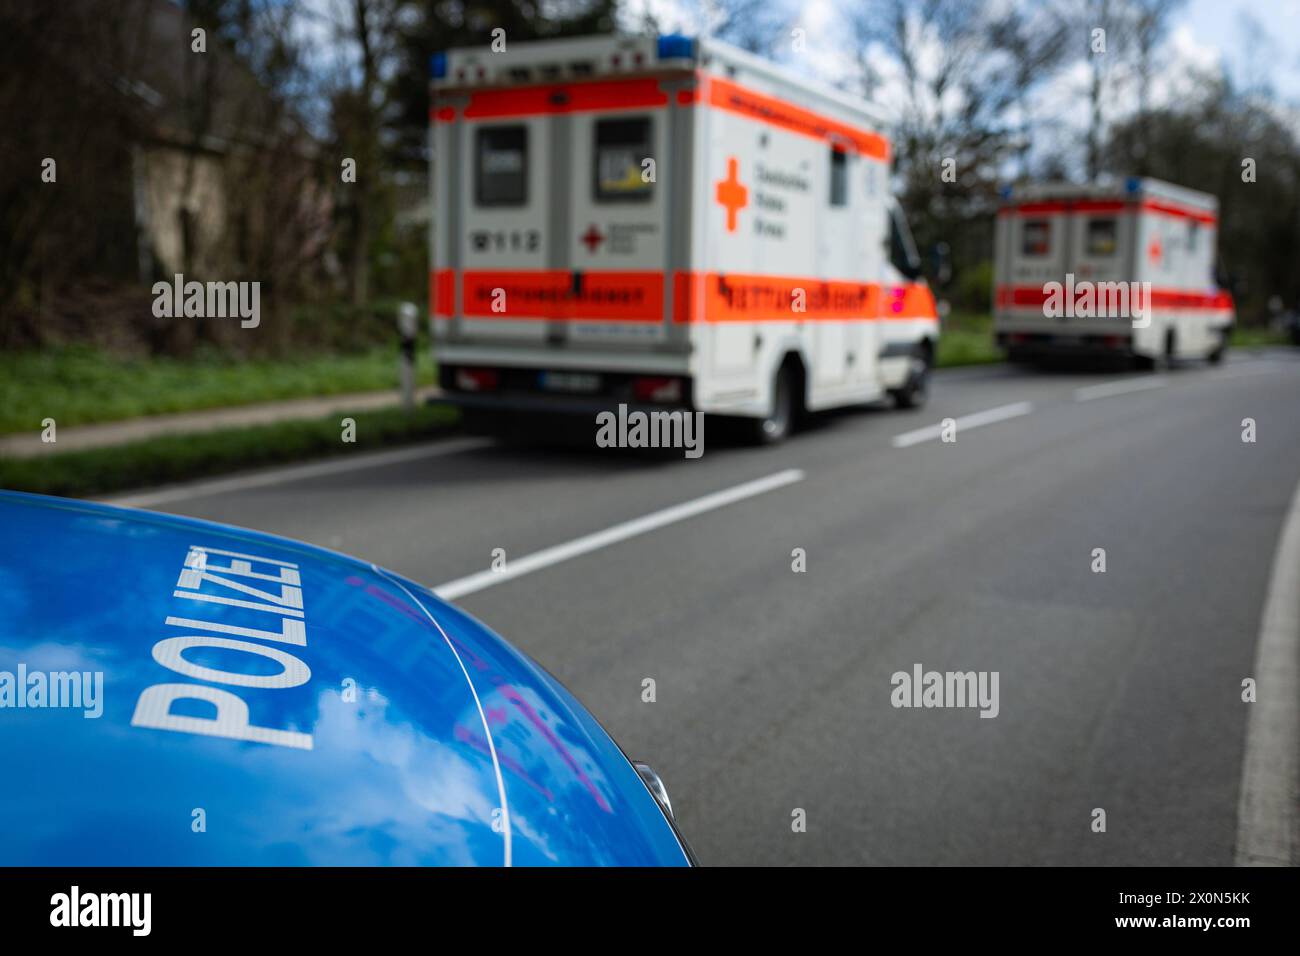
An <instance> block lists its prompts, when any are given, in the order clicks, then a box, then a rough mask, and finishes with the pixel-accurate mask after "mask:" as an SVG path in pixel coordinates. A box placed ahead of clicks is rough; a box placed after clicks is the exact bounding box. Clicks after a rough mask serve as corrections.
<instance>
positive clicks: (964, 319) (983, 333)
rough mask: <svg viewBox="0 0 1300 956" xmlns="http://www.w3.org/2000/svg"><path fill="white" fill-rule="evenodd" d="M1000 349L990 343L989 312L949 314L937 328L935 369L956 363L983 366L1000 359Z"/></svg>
mask: <svg viewBox="0 0 1300 956" xmlns="http://www.w3.org/2000/svg"><path fill="white" fill-rule="evenodd" d="M1002 358H1003V356H1002V350H1001V349H999V348H998V347H997V346H996V345H995V344H994V343H993V317H992V316H991V315H961V314H958V313H953V314H952V315H950V316H949V317H948V318H946V319H944V320H943V324H942V326H941V327H940V329H939V346H938V349H937V350H936V353H935V366H936V367H937V368H953V367H955V366H958V365H987V364H989V363H991V362H1001V361H1002Z"/></svg>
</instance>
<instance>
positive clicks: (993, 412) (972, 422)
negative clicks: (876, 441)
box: [893, 402, 1034, 448]
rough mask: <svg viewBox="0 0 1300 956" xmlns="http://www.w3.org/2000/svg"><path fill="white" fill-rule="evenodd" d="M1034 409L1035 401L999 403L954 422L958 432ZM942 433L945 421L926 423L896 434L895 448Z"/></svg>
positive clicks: (904, 446) (955, 419) (908, 445)
mask: <svg viewBox="0 0 1300 956" xmlns="http://www.w3.org/2000/svg"><path fill="white" fill-rule="evenodd" d="M1033 410H1034V403H1033V402H1014V403H1013V404H1011V405H999V406H998V407H997V408H990V409H987V410H986V411H982V412H972V413H971V414H969V415H963V416H962V417H961V418H954V419H953V422H954V423H955V424H956V426H957V431H958V433H960V432H961V431H962V430H963V429H967V428H979V427H980V426H981V425H992V424H993V423H994V422H1004V421H1006V420H1007V419H1008V418H1019V417H1020V416H1021V415H1028V414H1029V413H1030V412H1032V411H1033ZM942 434H943V423H942V422H940V423H939V424H937V425H926V426H925V427H924V428H918V429H916V430H915V431H910V432H903V434H901V435H895V436H894V438H893V444H894V447H895V448H908V447H910V446H912V445H919V444H920V443H921V442H923V441H930V440H932V439H935V438H938V437H939V436H940V435H942Z"/></svg>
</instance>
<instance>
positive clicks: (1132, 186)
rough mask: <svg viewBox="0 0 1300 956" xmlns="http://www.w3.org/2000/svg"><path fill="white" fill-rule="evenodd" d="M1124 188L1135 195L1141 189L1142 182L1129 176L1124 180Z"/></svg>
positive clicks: (1135, 177)
mask: <svg viewBox="0 0 1300 956" xmlns="http://www.w3.org/2000/svg"><path fill="white" fill-rule="evenodd" d="M1124 188H1125V189H1126V190H1128V191H1129V192H1131V193H1135V192H1137V191H1138V190H1139V189H1141V188H1142V180H1141V179H1140V178H1139V177H1137V176H1130V177H1129V178H1128V179H1126V180H1124Z"/></svg>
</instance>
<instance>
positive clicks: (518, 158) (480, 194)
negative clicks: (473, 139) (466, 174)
mask: <svg viewBox="0 0 1300 956" xmlns="http://www.w3.org/2000/svg"><path fill="white" fill-rule="evenodd" d="M477 146H478V160H477V162H476V163H475V177H474V200H475V202H477V203H478V204H479V205H480V206H522V205H524V203H526V202H527V201H528V129H527V128H526V127H523V126H489V127H486V128H484V129H480V130H479V131H478V143H477Z"/></svg>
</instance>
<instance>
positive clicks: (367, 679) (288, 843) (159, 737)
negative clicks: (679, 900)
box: [0, 493, 680, 865]
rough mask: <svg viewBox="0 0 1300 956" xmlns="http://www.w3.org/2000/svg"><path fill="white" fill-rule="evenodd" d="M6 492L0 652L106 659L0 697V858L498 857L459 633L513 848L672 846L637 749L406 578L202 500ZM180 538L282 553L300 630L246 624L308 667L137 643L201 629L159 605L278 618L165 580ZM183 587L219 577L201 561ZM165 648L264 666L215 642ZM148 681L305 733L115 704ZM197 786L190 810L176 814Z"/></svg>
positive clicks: (540, 855) (573, 856) (535, 857)
mask: <svg viewBox="0 0 1300 956" xmlns="http://www.w3.org/2000/svg"><path fill="white" fill-rule="evenodd" d="M36 500H37V501H40V499H36ZM22 504H23V502H22V500H21V498H20V496H12V495H8V494H6V493H0V527H4V528H5V537H6V541H5V547H4V549H3V550H0V669H2V670H15V669H16V666H17V664H18V663H19V662H22V663H26V664H27V666H28V668H29V669H31V670H45V671H50V670H80V671H103V672H104V689H103V695H104V716H103V718H102V719H100V720H84V719H83V718H82V716H81V712H80V711H75V710H74V711H58V710H26V709H25V710H11V709H5V710H0V774H2V775H3V777H4V781H5V783H4V786H2V787H0V833H3V834H4V836H3V837H0V864H14V863H17V864H31V863H41V864H47V865H59V864H63V865H78V864H123V865H139V864H167V863H180V864H223V865H236V864H243V865H258V864H289V865H292V864H338V865H373V864H407V865H416V864H468V863H478V864H484V863H486V864H494V865H495V864H500V863H501V862H502V861H503V859H504V839H503V836H502V834H500V833H496V832H493V829H492V825H493V816H494V812H495V811H496V810H497V809H498V806H499V803H500V796H499V789H498V783H497V775H496V770H495V768H494V766H493V761H492V758H491V754H490V752H489V749H488V746H487V737H486V735H485V732H484V716H483V714H481V713H480V711H479V708H478V706H477V705H476V703H475V701H474V696H473V694H472V693H471V689H470V686H469V685H467V684H466V681H465V672H464V671H462V670H461V664H460V662H458V661H457V654H459V656H460V657H461V659H462V660H463V661H464V664H465V668H466V670H467V671H468V673H469V675H470V678H471V680H472V681H473V682H474V686H475V688H476V689H477V690H478V693H479V696H480V699H481V702H482V705H483V709H484V713H485V714H486V719H487V721H488V724H489V726H490V727H491V733H492V741H493V743H494V745H495V747H496V748H497V753H498V758H499V763H500V766H501V774H502V777H503V779H504V786H505V790H506V794H507V800H508V805H509V811H510V820H511V836H512V844H513V849H514V853H513V857H514V860H515V862H516V863H524V864H545V863H555V862H562V863H577V864H582V863H600V862H626V863H651V862H659V861H667V862H675V861H677V860H676V857H678V856H680V851H679V850H678V849H677V847H676V842H675V840H674V839H673V838H672V836H671V832H670V831H668V830H667V829H666V824H664V822H663V820H662V817H661V815H659V812H658V809H657V808H656V807H655V806H654V804H653V802H648V801H647V800H646V799H645V798H646V796H647V794H646V793H645V790H644V787H642V786H641V784H640V782H639V780H637V779H636V777H635V771H633V770H632V769H631V768H630V767H629V766H628V765H627V763H626V761H625V760H624V759H623V758H622V756H621V755H620V754H618V752H617V750H616V748H614V746H613V744H612V743H611V742H610V741H609V740H608V738H607V737H605V736H604V734H603V732H601V731H600V730H599V728H598V727H597V726H596V725H595V723H594V722H593V721H592V720H591V719H590V717H588V716H587V715H586V714H585V712H583V711H581V708H580V707H578V705H577V704H576V703H575V702H574V701H573V700H572V698H571V697H570V696H569V695H568V694H567V692H565V691H563V689H562V688H559V687H557V686H556V685H554V683H553V682H552V681H551V680H550V679H549V678H548V677H546V676H545V675H543V674H542V673H541V672H540V671H538V670H537V669H535V668H534V667H533V666H532V665H531V663H530V662H528V661H527V660H526V659H524V658H522V657H520V656H519V655H517V654H516V653H515V652H513V651H511V650H510V649H509V648H508V647H507V646H505V645H504V644H502V643H501V642H500V641H499V640H498V639H497V638H495V636H493V635H491V634H490V632H487V631H485V630H484V629H483V628H482V627H481V626H480V625H478V624H477V623H476V622H473V621H472V620H471V619H469V618H468V617H466V616H464V615H463V614H461V612H459V611H455V610H454V609H452V608H450V607H447V606H446V605H442V604H441V603H440V602H438V601H437V600H436V599H435V598H433V597H432V596H431V595H430V594H429V593H428V592H427V591H426V590H423V589H418V590H417V589H416V586H414V585H411V588H412V591H411V592H410V593H408V592H407V591H405V590H404V589H403V587H401V586H399V585H398V584H397V583H395V581H394V580H389V579H387V578H386V577H384V576H380V575H377V574H375V572H374V571H373V570H372V569H371V568H370V567H369V566H367V565H364V564H361V563H359V562H354V561H350V560H348V559H344V558H341V557H339V556H336V555H331V554H327V553H325V552H317V551H315V550H314V549H311V548H309V547H308V546H305V545H292V544H288V543H285V542H280V541H278V540H275V539H263V538H262V537H261V536H257V535H253V534H245V533H242V532H234V531H232V530H230V529H217V528H215V527H212V526H208V525H207V524H205V523H202V522H189V521H184V520H182V521H177V522H175V523H173V522H172V521H171V520H170V519H167V518H163V517H161V516H148V517H147V518H146V519H144V520H137V519H136V518H135V517H134V516H132V517H121V518H119V517H116V515H118V514H119V512H117V511H116V510H115V509H104V508H102V507H101V506H94V505H81V504H77V503H61V504H60V505H59V506H58V507H53V508H49V507H30V506H27V507H23V506H21V505H22ZM109 515H111V517H110V516H109ZM191 545H198V546H206V547H210V548H224V549H229V550H233V551H241V552H246V553H249V554H253V555H260V556H262V557H267V558H276V559H279V560H284V561H291V562H294V563H296V564H298V565H299V566H300V574H301V579H302V581H301V586H302V597H303V612H304V620H305V622H306V637H307V645H306V646H305V647H300V646H293V645H289V644H283V643H280V644H272V643H271V642H264V643H266V644H267V646H275V647H276V648H277V649H279V650H281V651H286V652H289V653H293V654H294V655H296V656H298V657H300V658H301V659H302V661H303V662H304V663H305V664H306V665H307V666H308V667H309V668H310V670H311V677H310V679H309V680H308V681H307V683H305V684H303V685H301V686H298V687H293V688H274V689H273V688H264V687H241V686H230V685H226V684H222V683H217V682H210V681H196V680H195V679H194V678H193V677H191V676H188V675H186V674H181V673H176V672H174V671H172V670H170V669H168V668H166V667H163V666H161V665H160V664H158V663H157V662H156V661H155V660H154V659H153V656H152V648H153V646H154V644H155V643H156V642H158V641H160V640H162V639H164V638H167V637H177V636H182V635H186V634H190V633H195V634H202V633H205V632H204V631H202V629H198V628H183V627H176V626H171V625H167V624H166V623H165V621H166V619H167V617H169V616H174V617H184V618H190V619H193V620H196V621H206V622H219V623H222V624H227V625H232V626H236V627H244V628H256V629H260V630H271V631H278V630H279V626H280V616H279V615H277V614H273V613H269V612H266V611H259V610H254V609H250V608H240V607H233V606H229V605H224V604H218V603H210V602H198V601H193V600H187V599H185V598H177V597H175V596H173V591H174V590H175V588H176V582H177V577H178V575H179V574H180V572H181V569H182V566H183V564H184V561H185V558H186V555H187V553H188V551H189V548H190V546H191ZM221 562H222V563H223V564H224V563H226V560H225V559H221ZM249 583H251V584H252V585H253V586H257V587H260V588H263V589H265V588H266V587H267V586H268V585H267V583H265V582H259V581H256V580H251V581H250V582H249ZM200 591H201V592H203V593H213V594H218V593H224V594H226V595H227V596H228V595H230V594H231V593H232V592H229V591H228V590H226V591H223V590H222V585H220V584H219V583H213V582H211V581H206V580H205V581H204V582H203V583H202V584H201V586H200ZM411 593H418V595H419V597H418V598H417V599H416V600H418V601H421V602H426V604H425V606H424V607H421V606H420V605H419V604H417V603H415V601H413V600H412V599H411V596H410V594H411ZM426 609H428V610H433V611H435V612H436V613H437V614H438V620H439V623H440V624H442V626H443V629H444V630H446V632H447V638H444V637H443V634H442V632H441V631H440V630H439V629H438V628H437V627H436V626H434V625H433V623H432V622H431V621H430V620H429V617H428V610H426ZM444 615H445V618H444ZM448 639H450V641H451V642H452V645H453V646H454V647H455V648H456V653H455V654H454V653H453V652H452V649H451V647H449V646H448ZM250 640H251V641H252V643H255V644H256V643H258V640H254V639H250ZM184 659H185V660H186V661H188V662H190V663H192V664H195V665H199V666H207V667H214V668H218V669H222V670H226V671H229V672H239V673H243V674H268V673H278V670H279V665H278V664H275V663H274V662H271V661H268V660H267V659H266V658H265V657H263V656H261V655H257V654H250V653H247V652H242V651H234V650H231V649H214V648H204V647H194V648H190V649H188V650H186V651H185V655H184ZM345 679H351V680H353V681H355V682H356V688H357V694H356V700H355V702H349V701H345V700H344V699H343V695H342V689H343V682H344V680H345ZM162 683H178V684H182V685H187V684H193V685H203V686H209V687H218V688H220V689H222V690H224V691H228V692H231V693H235V694H236V695H237V696H238V697H239V698H240V699H242V700H243V701H244V702H245V703H246V704H247V705H248V708H249V720H250V722H251V723H252V724H254V725H257V726H263V727H270V728H275V729H286V730H299V731H301V732H305V733H310V734H311V735H312V736H313V749H312V750H311V751H303V750H294V749H290V748H283V747H276V746H269V745H264V744H254V743H248V742H243V741H236V740H230V739H225V738H218V737H207V736H201V735H195V734H190V733H181V732H175V731H166V730H157V729H153V728H148V727H135V726H131V718H132V715H133V713H134V709H135V704H136V701H137V700H138V699H139V696H140V693H141V692H142V691H143V690H144V689H145V688H146V687H149V686H152V685H157V684H162ZM171 713H173V714H177V715H187V716H192V717H199V718H211V717H212V716H213V706H212V705H211V704H208V703H206V702H201V701H196V700H185V699H179V700H177V701H176V702H175V703H174V704H173V705H172V708H171ZM198 807H201V808H203V810H204V811H205V814H206V825H207V830H206V832H204V833H194V832H193V831H192V830H191V821H192V817H191V811H192V810H193V809H194V808H198ZM670 841H671V842H670Z"/></svg>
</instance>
